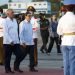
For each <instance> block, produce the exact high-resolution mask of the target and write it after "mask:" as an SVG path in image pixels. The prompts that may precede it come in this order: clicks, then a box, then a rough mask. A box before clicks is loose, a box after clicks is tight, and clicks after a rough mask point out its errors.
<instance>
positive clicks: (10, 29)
mask: <svg viewBox="0 0 75 75" xmlns="http://www.w3.org/2000/svg"><path fill="white" fill-rule="evenodd" d="M34 11H35V9H34V8H33V7H32V6H30V7H28V9H27V12H26V13H25V19H24V20H23V21H22V22H21V23H20V24H19V34H18V23H17V21H16V19H15V18H14V11H13V10H12V9H8V10H7V11H6V16H7V17H6V18H5V19H3V18H2V17H1V19H2V20H0V64H4V65H5V72H6V73H14V72H15V71H17V72H20V73H22V72H23V71H22V70H20V67H19V66H20V63H21V61H22V60H23V59H24V58H25V57H26V55H27V54H29V59H30V64H29V70H30V71H32V72H37V71H38V70H36V69H35V66H37V64H38V61H37V55H35V57H34V54H35V53H36V54H37V30H38V27H37V23H36V19H35V18H34V16H33V14H34ZM2 13H3V10H2V9H1V15H2ZM32 16H33V17H32ZM3 49H4V50H3ZM3 51H4V52H3ZM12 53H14V55H15V56H16V58H15V61H14V67H13V70H14V71H12V69H11V66H10V62H11V56H12ZM1 54H2V55H1Z"/></svg>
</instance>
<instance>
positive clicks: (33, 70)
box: [30, 68, 38, 72]
mask: <svg viewBox="0 0 75 75" xmlns="http://www.w3.org/2000/svg"><path fill="white" fill-rule="evenodd" d="M30 71H31V72H38V70H36V69H35V68H31V69H30Z"/></svg>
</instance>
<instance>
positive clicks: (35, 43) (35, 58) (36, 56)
mask: <svg viewBox="0 0 75 75" xmlns="http://www.w3.org/2000/svg"><path fill="white" fill-rule="evenodd" d="M34 63H35V66H37V64H38V51H37V38H34Z"/></svg>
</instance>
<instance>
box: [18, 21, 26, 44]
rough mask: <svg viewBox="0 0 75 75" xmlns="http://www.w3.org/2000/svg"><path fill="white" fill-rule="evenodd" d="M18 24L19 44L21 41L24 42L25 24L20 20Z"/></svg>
mask: <svg viewBox="0 0 75 75" xmlns="http://www.w3.org/2000/svg"><path fill="white" fill-rule="evenodd" d="M19 25H20V28H19V37H20V44H21V45H22V44H23V43H25V40H24V35H25V34H24V30H25V26H24V24H23V22H21V23H20V24H19Z"/></svg>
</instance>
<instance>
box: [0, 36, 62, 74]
mask: <svg viewBox="0 0 75 75" xmlns="http://www.w3.org/2000/svg"><path fill="white" fill-rule="evenodd" d="M41 45H42V42H41V38H40V37H39V40H38V66H37V67H36V69H38V70H39V71H38V72H37V73H34V72H29V68H28V65H29V56H28V55H27V57H26V58H25V59H24V60H23V61H22V62H21V65H20V68H21V69H22V70H23V71H24V73H22V75H63V68H62V66H63V60H62V54H57V50H56V47H55V45H54V47H53V49H52V52H51V54H50V55H47V54H46V53H44V54H43V53H41V52H40V47H41ZM14 59H15V56H14V55H13V56H12V60H11V67H12V69H13V63H14ZM0 75H8V74H6V73H5V71H4V66H0ZM9 75H12V74H9ZM14 75H21V74H20V73H15V74H14Z"/></svg>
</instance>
